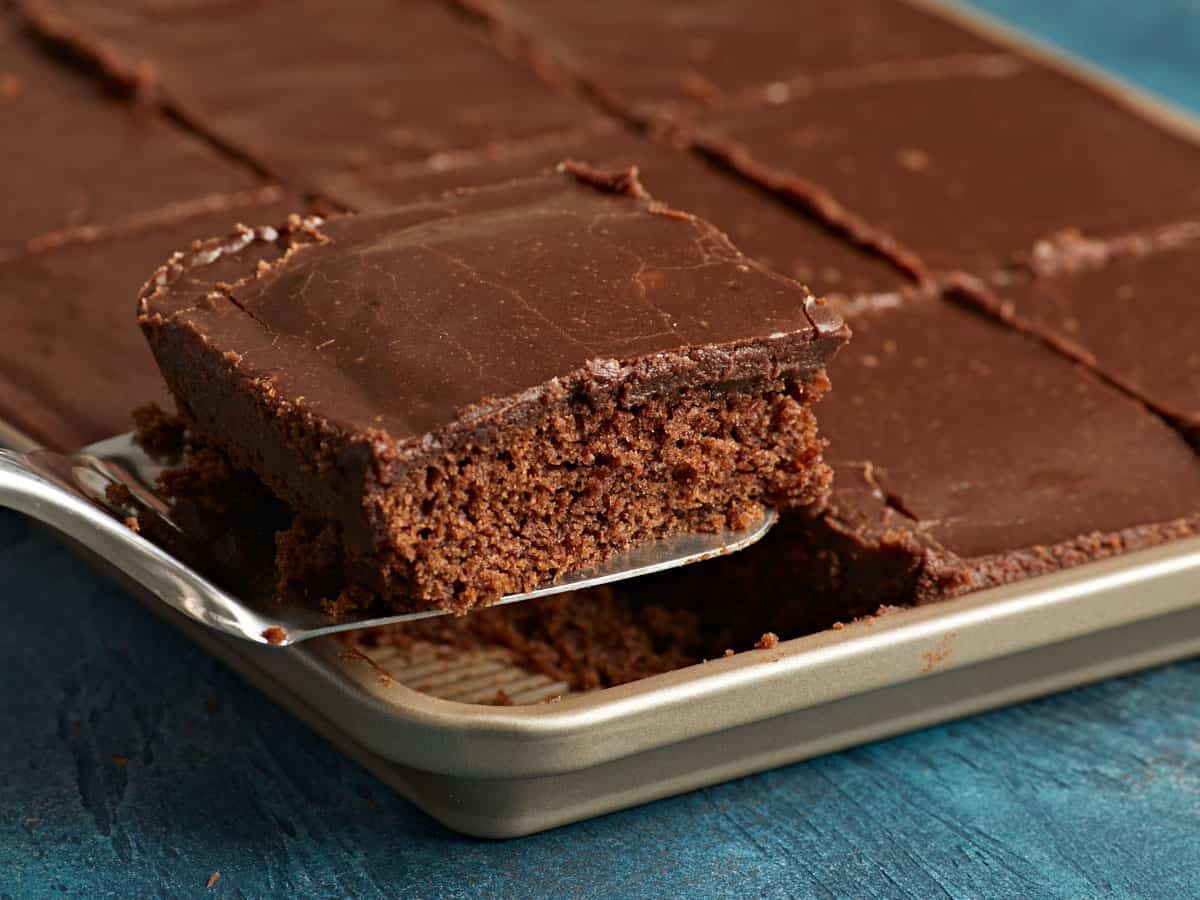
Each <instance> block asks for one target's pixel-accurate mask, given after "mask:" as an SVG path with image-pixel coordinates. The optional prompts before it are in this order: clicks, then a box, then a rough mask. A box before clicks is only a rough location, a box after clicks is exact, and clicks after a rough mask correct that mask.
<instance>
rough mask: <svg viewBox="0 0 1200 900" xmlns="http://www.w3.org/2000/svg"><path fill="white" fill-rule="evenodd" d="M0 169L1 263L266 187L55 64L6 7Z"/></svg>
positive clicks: (0, 50)
mask: <svg viewBox="0 0 1200 900" xmlns="http://www.w3.org/2000/svg"><path fill="white" fill-rule="evenodd" d="M0 172H3V173H4V174H3V175H0V185H3V188H2V190H0V195H2V196H3V198H4V213H3V215H2V216H0V259H4V258H5V257H8V256H12V255H14V254H17V253H20V252H21V251H23V250H25V249H26V248H27V247H28V246H29V245H30V244H31V243H32V244H34V245H37V244H38V243H46V242H50V243H61V242H62V241H63V240H67V239H69V238H70V236H71V235H73V234H79V233H83V234H87V233H88V232H89V231H90V230H91V229H94V228H96V227H98V226H106V227H112V226H120V225H124V226H128V225H129V224H131V223H134V222H137V221H139V220H143V219H151V220H156V219H160V218H161V217H162V216H164V215H171V216H173V217H174V218H178V217H179V214H180V212H181V211H183V210H187V209H188V208H190V207H194V206H196V205H198V204H200V205H202V204H203V202H204V198H207V197H209V196H210V195H213V194H227V193H231V192H238V191H244V190H249V189H253V188H254V187H255V186H256V185H257V183H258V181H259V179H258V178H257V176H256V175H255V174H254V173H253V172H249V171H247V170H246V169H245V168H244V167H242V166H239V165H236V164H235V163H232V162H230V161H229V160H227V159H224V158H223V157H222V156H221V154H219V153H218V152H216V151H215V150H213V149H212V148H211V147H209V146H208V145H207V144H206V143H205V142H204V141H202V140H200V139H198V138H196V137H193V136H191V135H188V134H185V133H181V132H180V131H179V130H178V129H177V128H175V127H173V126H172V125H170V124H169V123H167V122H165V121H163V120H162V118H161V117H160V116H158V115H157V114H155V113H154V112H153V111H150V110H145V109H138V108H136V107H132V106H130V105H129V104H127V103H123V102H120V101H119V100H117V99H115V98H113V97H111V96H109V95H107V94H106V93H105V92H104V90H103V89H102V88H101V86H99V85H97V84H96V83H95V82H94V80H92V79H90V78H88V77H86V76H85V75H83V74H81V73H77V72H73V71H71V70H70V69H69V68H67V67H65V66H63V65H62V64H61V63H60V62H57V61H55V60H53V59H50V58H48V57H47V56H46V54H44V53H42V52H41V51H40V50H39V49H38V47H37V45H36V44H35V43H34V42H33V40H32V39H31V38H30V36H29V35H28V34H27V33H25V31H24V29H23V28H22V25H21V23H20V20H19V19H18V18H17V17H16V16H15V15H14V14H13V13H12V11H11V10H10V9H9V8H8V6H7V5H4V4H0ZM143 277H144V273H143ZM126 302H128V301H126Z"/></svg>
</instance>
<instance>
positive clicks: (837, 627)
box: [829, 622, 846, 631]
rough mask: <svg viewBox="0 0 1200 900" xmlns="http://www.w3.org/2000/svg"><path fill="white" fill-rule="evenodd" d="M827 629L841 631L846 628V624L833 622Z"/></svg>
mask: <svg viewBox="0 0 1200 900" xmlns="http://www.w3.org/2000/svg"><path fill="white" fill-rule="evenodd" d="M829 627H830V628H832V629H833V630H834V631H841V630H842V629H843V628H845V627H846V623H845V622H834V623H833V624H832V625H831V626H829Z"/></svg>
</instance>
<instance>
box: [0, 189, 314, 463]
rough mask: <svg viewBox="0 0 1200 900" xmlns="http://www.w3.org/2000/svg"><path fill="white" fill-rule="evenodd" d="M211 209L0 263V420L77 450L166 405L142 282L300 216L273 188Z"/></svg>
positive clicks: (218, 200) (214, 202) (213, 203)
mask: <svg viewBox="0 0 1200 900" xmlns="http://www.w3.org/2000/svg"><path fill="white" fill-rule="evenodd" d="M205 205H206V206H207V207H208V209H207V211H201V210H197V209H192V213H193V214H191V215H188V216H184V217H183V218H181V219H178V220H171V219H166V220H163V221H159V222H157V223H156V224H155V225H154V226H153V227H149V228H132V229H120V228H109V229H99V230H98V231H97V232H96V233H94V234H92V235H91V236H90V237H89V238H88V239H86V240H83V239H79V238H78V236H76V237H75V238H74V239H72V240H68V241H64V242H60V243H57V244H56V245H54V246H45V247H43V248H42V249H40V250H39V251H38V252H36V253H25V254H21V255H19V256H17V257H14V258H11V259H8V260H5V261H0V284H2V285H3V287H2V288H0V333H3V335H4V339H3V340H2V341H0V418H3V419H4V420H5V421H6V422H9V423H11V424H13V425H15V426H17V427H18V428H20V429H21V430H22V431H24V432H25V433H26V434H28V435H29V436H30V437H31V438H33V439H34V440H37V441H39V442H40V443H42V444H44V445H45V446H48V447H51V448H53V449H56V450H66V451H74V450H77V449H78V448H79V447H81V446H83V445H84V444H88V443H91V442H92V441H97V440H100V439H102V438H106V437H111V436H112V435H114V434H120V433H121V432H124V431H128V430H129V429H130V428H131V427H132V423H131V420H130V417H129V412H130V410H131V409H133V408H134V407H136V406H140V405H142V404H146V403H151V402H157V403H160V404H164V405H169V399H168V395H167V392H166V388H165V386H164V385H163V381H162V374H161V373H160V372H159V371H158V367H157V366H156V365H155V364H154V358H153V356H151V354H150V352H149V350H148V348H147V347H146V341H145V339H144V338H143V337H142V335H141V333H140V332H139V330H138V328H137V323H136V322H135V321H134V317H133V310H134V306H135V304H136V300H137V294H138V291H139V290H140V289H141V286H142V285H143V284H144V283H145V281H146V278H147V277H148V276H149V275H150V273H151V272H153V271H154V268H155V267H156V266H158V265H159V264H160V263H161V262H162V260H163V259H164V258H165V257H166V256H168V255H169V254H170V253H172V252H173V251H174V250H177V249H179V248H180V247H186V246H188V245H189V244H190V243H191V242H192V241H193V240H196V239H198V238H202V237H207V236H208V235H211V234H212V233H213V232H214V231H220V230H224V229H228V228H230V227H231V226H232V224H233V223H235V222H238V221H251V222H257V221H260V220H268V221H272V220H277V219H281V218H282V217H284V216H286V215H287V214H288V213H290V212H293V211H296V210H299V209H303V208H304V207H303V202H302V201H301V200H300V198H298V197H295V196H292V195H289V194H287V193H285V192H284V191H282V190H280V189H279V188H272V187H267V188H261V189H259V190H255V191H249V192H246V193H244V194H238V195H232V196H217V197H211V198H208V201H207V203H206V204H205Z"/></svg>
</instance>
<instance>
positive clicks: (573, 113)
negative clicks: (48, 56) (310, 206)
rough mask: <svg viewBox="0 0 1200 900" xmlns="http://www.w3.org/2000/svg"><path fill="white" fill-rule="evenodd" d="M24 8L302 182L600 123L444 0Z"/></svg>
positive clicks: (54, 32) (48, 1) (74, 44)
mask: <svg viewBox="0 0 1200 900" xmlns="http://www.w3.org/2000/svg"><path fill="white" fill-rule="evenodd" d="M22 5H23V7H24V8H25V10H26V12H27V14H28V15H29V17H30V18H31V20H32V21H33V23H34V24H35V26H36V27H37V28H38V29H39V30H40V31H41V32H42V33H43V34H45V35H46V36H47V37H48V38H49V39H53V40H57V41H58V42H60V43H62V44H64V45H66V46H67V47H68V48H69V49H70V50H71V51H72V52H74V53H76V54H78V55H81V56H83V57H84V58H86V59H89V60H91V61H93V62H96V63H98V64H99V65H101V66H102V67H103V68H104V69H105V70H106V71H107V72H108V74H109V75H110V76H112V77H115V78H117V79H118V80H121V81H124V82H127V83H130V84H132V85H133V86H134V87H135V88H136V89H138V90H140V91H142V92H144V93H150V94H154V95H156V96H159V97H161V98H162V99H164V100H165V101H166V102H167V103H168V104H170V105H171V106H172V107H173V108H175V109H177V110H178V112H179V113H180V114H181V115H183V116H184V117H185V118H186V119H188V120H189V121H190V122H192V123H193V125H194V126H195V127H197V128H198V129H199V130H201V131H203V132H204V133H206V134H209V135H212V136H214V137H215V138H217V139H219V140H220V141H221V142H223V143H224V144H226V145H228V146H230V147H233V148H235V149H236V150H237V151H239V152H240V153H243V154H244V155H246V156H248V157H249V158H251V159H253V160H254V161H256V162H257V163H258V164H260V165H261V166H263V167H264V168H266V169H267V170H268V171H270V172H271V173H272V174H273V175H275V176H276V177H279V178H282V179H285V180H287V181H289V182H291V183H292V184H295V185H297V186H305V185H308V184H310V183H311V182H312V181H313V180H314V179H315V178H316V177H317V176H318V175H322V174H330V173H333V172H340V171H343V170H348V169H361V168H365V167H369V166H372V165H378V164H383V163H389V162H394V161H396V160H399V159H416V158H423V157H425V156H427V155H428V154H430V153H433V152H436V151H441V150H450V149H459V148H473V147H474V148H478V147H485V146H487V145H488V144H490V143H492V142H495V141H501V140H512V139H518V138H527V137H532V136H535V135H540V134H544V133H546V132H555V131H561V130H568V129H571V128H574V127H577V126H579V125H580V124H581V123H583V122H585V121H587V120H588V119H589V118H592V117H594V113H592V111H591V110H590V109H589V108H588V107H587V106H586V105H585V104H583V103H581V102H579V101H576V100H573V99H572V98H570V97H566V96H563V95H560V94H557V93H555V92H554V91H552V90H550V89H549V88H547V87H546V86H545V85H544V84H541V83H539V82H538V80H537V79H536V78H535V77H534V76H533V75H531V74H529V73H527V72H525V71H523V70H522V69H521V67H518V66H515V65H513V64H511V63H509V62H507V61H506V60H504V59H503V58H502V57H501V56H500V55H499V54H498V53H496V52H495V51H494V50H493V49H492V48H491V47H489V46H487V44H486V43H485V42H484V41H483V40H482V39H481V38H479V37H477V35H476V34H475V33H474V31H475V30H474V29H473V28H472V27H470V26H469V25H468V24H467V23H464V22H462V21H461V20H460V18H459V17H458V16H456V15H455V14H454V13H453V12H451V11H450V10H449V9H447V7H446V5H445V4H444V3H440V2H438V0H407V2H399V3H398V2H395V0H353V2H346V3H339V4H338V5H337V7H336V9H334V8H333V7H331V6H330V5H329V4H328V3H324V2H321V0H267V2H255V3H219V4H211V5H204V4H190V3H189V4H183V5H181V6H179V7H178V8H172V7H171V6H169V5H164V4H118V5H113V4H97V3H92V2H90V0H25V2H23V4H22ZM217 61H219V63H218V62H217Z"/></svg>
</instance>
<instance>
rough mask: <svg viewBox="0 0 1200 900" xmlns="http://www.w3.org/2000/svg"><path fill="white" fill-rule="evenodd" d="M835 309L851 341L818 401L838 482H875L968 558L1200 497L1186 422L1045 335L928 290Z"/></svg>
mask: <svg viewBox="0 0 1200 900" xmlns="http://www.w3.org/2000/svg"><path fill="white" fill-rule="evenodd" d="M843 312H844V313H845V315H846V318H847V320H848V321H849V322H850V324H851V327H852V328H853V329H854V340H853V341H852V342H851V344H850V346H849V347H848V348H847V349H846V351H845V352H843V353H842V354H841V355H840V356H839V357H838V359H837V360H836V362H835V363H834V365H833V366H831V367H830V377H831V379H832V381H833V383H834V385H835V390H834V391H833V392H832V393H831V394H830V396H829V397H828V398H826V400H825V401H824V402H823V403H822V404H821V426H822V430H823V431H824V433H825V435H826V437H827V438H828V439H829V442H830V447H829V450H828V452H827V453H826V459H827V461H828V462H830V464H831V465H833V467H834V470H835V483H836V484H837V485H839V491H840V492H842V493H843V495H844V492H845V491H846V490H849V489H852V488H854V487H855V486H871V487H872V488H873V489H874V491H873V492H874V493H875V494H876V496H877V497H879V498H880V499H881V500H884V501H885V502H886V505H887V506H889V507H890V508H892V509H894V510H895V511H897V512H900V513H902V514H903V516H904V517H905V518H907V519H908V520H909V522H910V523H911V525H912V527H913V528H914V529H915V530H916V531H918V532H919V533H920V534H921V535H922V536H924V537H925V538H927V539H928V540H931V541H933V542H935V543H936V544H937V545H939V546H940V547H941V548H944V549H945V550H947V551H949V552H951V553H953V554H955V555H957V556H959V557H962V558H976V557H985V556H988V555H990V554H997V553H1003V552H1007V551H1014V550H1017V549H1019V548H1030V547H1039V546H1041V547H1046V546H1052V545H1055V544H1059V543H1062V542H1064V541H1069V540H1072V539H1074V538H1076V537H1077V536H1079V535H1086V534H1091V533H1104V534H1110V535H1112V534H1116V533H1119V532H1121V531H1123V530H1126V529H1130V528H1134V527H1137V526H1142V525H1146V524H1148V523H1157V522H1166V521H1169V520H1173V519H1176V518H1185V517H1190V516H1195V514H1196V510H1197V509H1200V461H1198V460H1197V459H1196V457H1195V455H1194V454H1193V453H1192V452H1191V450H1190V449H1189V448H1188V446H1187V444H1186V443H1185V442H1184V441H1183V440H1182V439H1181V438H1180V437H1179V435H1178V434H1176V433H1175V432H1174V431H1172V430H1171V429H1170V428H1168V427H1167V426H1166V425H1164V424H1163V423H1162V422H1161V421H1160V420H1159V419H1157V418H1156V417H1155V416H1153V415H1151V414H1150V413H1148V412H1147V411H1146V410H1145V409H1144V408H1143V407H1142V405H1141V404H1140V403H1137V402H1136V401H1134V400H1131V399H1129V398H1128V397H1127V396H1125V395H1124V394H1123V393H1121V392H1120V391H1118V390H1116V389H1114V388H1112V387H1110V386H1108V385H1106V384H1104V383H1103V382H1102V381H1101V380H1100V379H1099V378H1097V377H1095V376H1093V375H1092V374H1090V373H1089V372H1087V371H1086V370H1084V369H1082V368H1081V367H1079V366H1076V365H1073V364H1072V363H1071V362H1069V361H1068V360H1065V359H1063V358H1061V357H1059V356H1057V355H1055V354H1054V353H1051V352H1048V351H1047V349H1046V348H1045V347H1044V346H1043V345H1042V344H1041V343H1040V342H1039V341H1037V340H1035V339H1033V338H1030V337H1028V336H1026V335H1022V334H1020V333H1019V332H1016V331H1013V330H1011V329H1008V328H1005V327H1003V326H1001V325H998V324H995V323H993V322H991V321H989V320H988V319H987V318H985V317H984V316H982V315H979V314H977V313H974V312H972V311H970V310H965V309H961V308H958V307H957V306H956V305H954V304H952V303H950V302H948V301H946V300H942V299H939V298H937V297H921V296H913V295H910V296H908V297H905V298H899V297H892V298H879V299H876V300H874V301H862V302H860V303H858V304H857V305H856V306H855V307H854V308H847V309H843ZM859 499H861V498H859ZM853 508H854V510H855V511H856V514H861V512H862V511H865V510H866V509H867V507H864V506H862V504H861V503H860V502H858V500H854V501H853ZM890 524H895V523H890Z"/></svg>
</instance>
